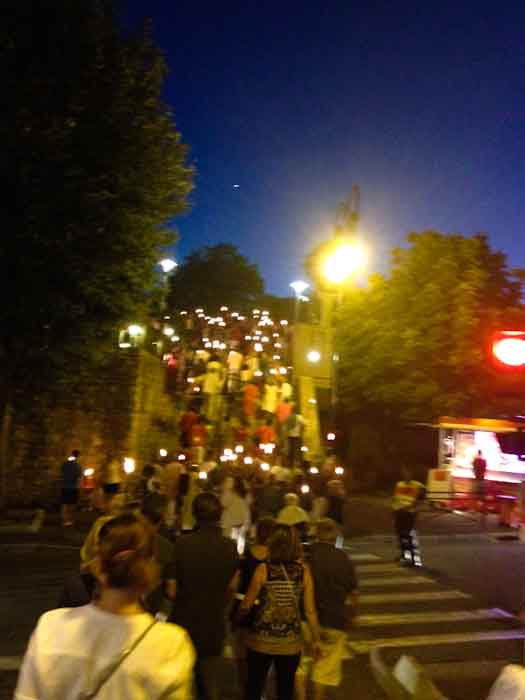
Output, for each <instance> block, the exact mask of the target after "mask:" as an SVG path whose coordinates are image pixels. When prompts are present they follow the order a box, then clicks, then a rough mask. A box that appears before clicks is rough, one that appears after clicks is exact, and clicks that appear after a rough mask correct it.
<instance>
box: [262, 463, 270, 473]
mask: <svg viewBox="0 0 525 700" xmlns="http://www.w3.org/2000/svg"><path fill="white" fill-rule="evenodd" d="M261 469H262V470H263V472H269V471H270V465H269V464H268V462H261Z"/></svg>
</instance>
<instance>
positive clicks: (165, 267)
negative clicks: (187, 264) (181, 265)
mask: <svg viewBox="0 0 525 700" xmlns="http://www.w3.org/2000/svg"><path fill="white" fill-rule="evenodd" d="M159 265H160V266H161V267H162V272H163V273H164V274H165V275H167V274H169V273H170V272H171V271H172V270H174V269H175V268H176V267H177V263H176V262H175V260H172V259H171V258H164V259H163V260H159Z"/></svg>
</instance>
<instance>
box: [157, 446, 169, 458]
mask: <svg viewBox="0 0 525 700" xmlns="http://www.w3.org/2000/svg"><path fill="white" fill-rule="evenodd" d="M167 456H168V450H166V449H164V447H161V448H160V450H159V457H167Z"/></svg>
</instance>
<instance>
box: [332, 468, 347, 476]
mask: <svg viewBox="0 0 525 700" xmlns="http://www.w3.org/2000/svg"><path fill="white" fill-rule="evenodd" d="M334 473H335V474H337V476H343V474H344V473H345V470H344V469H343V467H336V468H335V469H334Z"/></svg>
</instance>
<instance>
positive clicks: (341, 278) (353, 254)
mask: <svg viewBox="0 0 525 700" xmlns="http://www.w3.org/2000/svg"><path fill="white" fill-rule="evenodd" d="M365 262H366V250H365V248H364V246H363V245H362V244H361V243H359V242H358V241H356V240H355V239H346V238H344V237H342V236H336V238H335V239H334V241H333V244H332V245H330V247H329V248H328V250H327V252H326V253H325V255H324V256H323V258H322V259H321V261H320V270H321V275H322V278H323V280H324V281H325V283H326V285H327V287H329V288H332V289H333V290H334V291H335V293H336V299H337V304H338V305H339V306H340V304H341V302H342V295H343V289H344V285H345V283H346V282H348V280H349V279H350V278H351V277H352V276H353V275H355V274H356V273H357V272H358V271H359V270H361V269H362V268H363V267H364V265H365ZM338 361H339V356H338V354H337V353H336V352H335V347H332V358H331V362H332V406H333V407H334V408H335V405H336V403H337V395H338V386H337V383H338V382H337V379H338V377H337V362H338Z"/></svg>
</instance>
